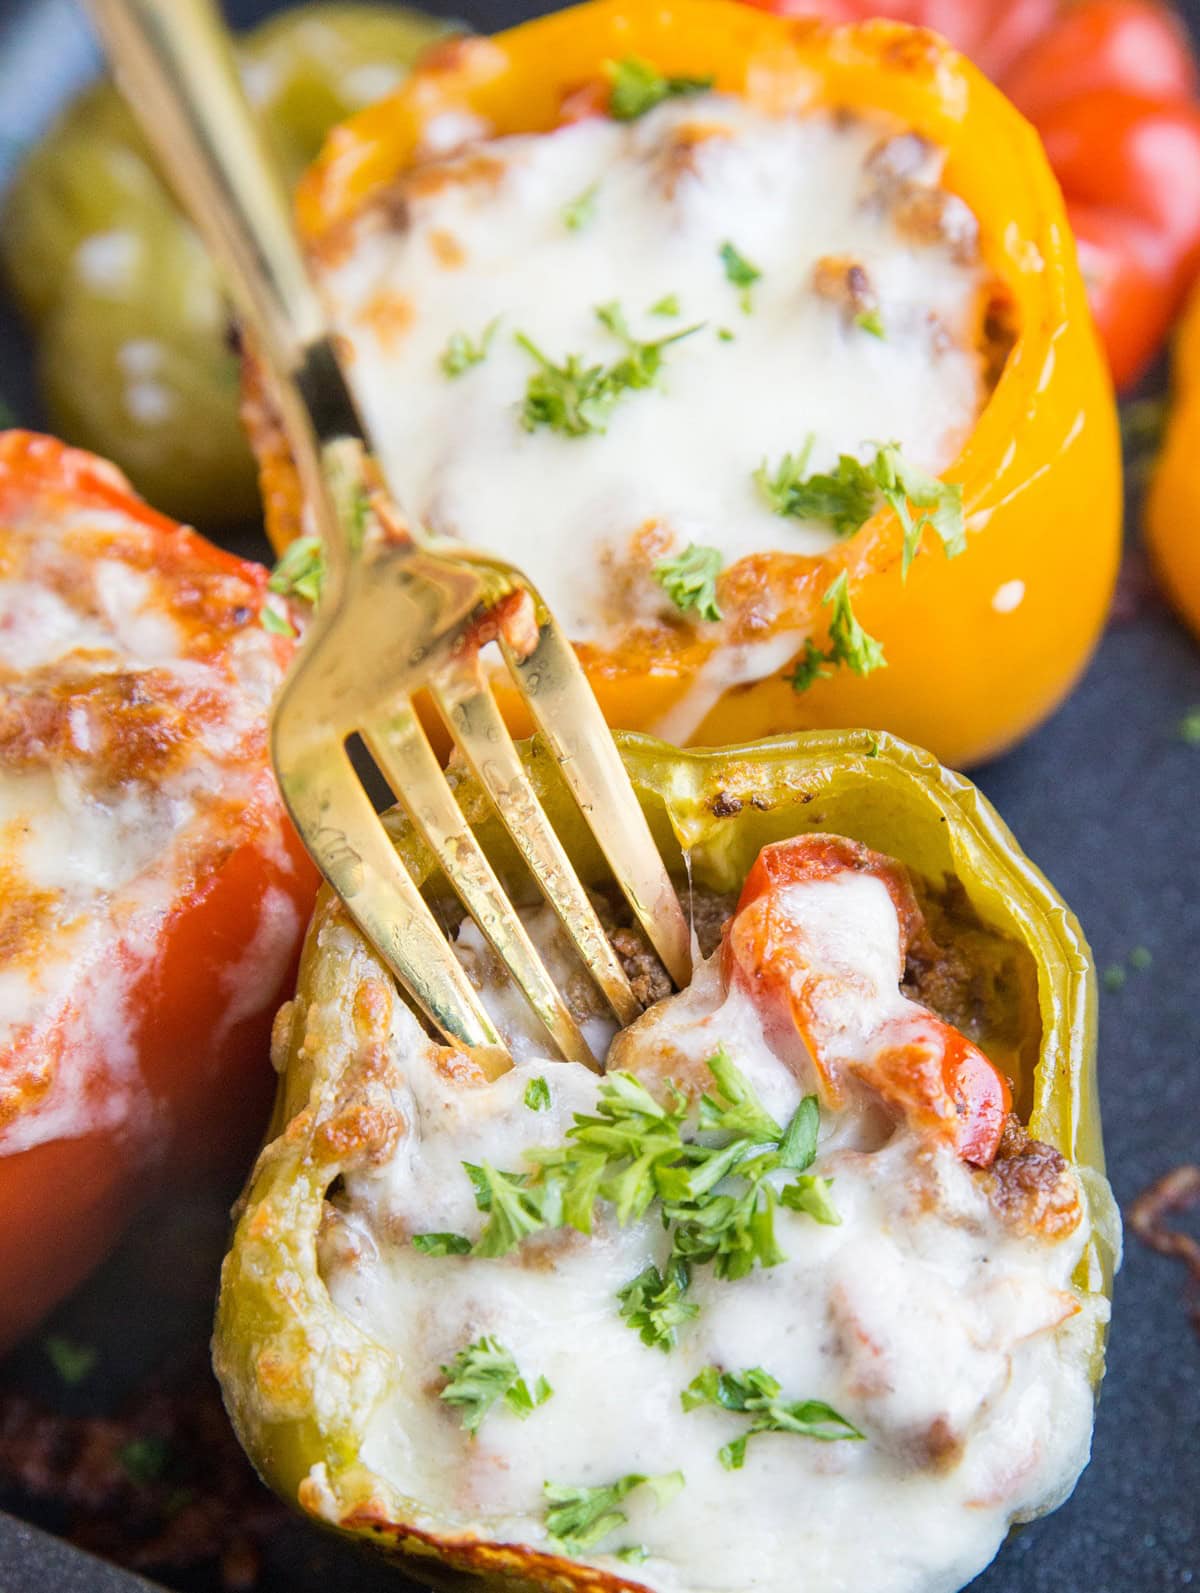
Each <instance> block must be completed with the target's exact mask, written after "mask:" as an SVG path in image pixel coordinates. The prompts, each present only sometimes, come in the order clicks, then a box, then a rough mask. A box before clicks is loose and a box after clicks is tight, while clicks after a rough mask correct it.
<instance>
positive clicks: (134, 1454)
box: [117, 1437, 171, 1487]
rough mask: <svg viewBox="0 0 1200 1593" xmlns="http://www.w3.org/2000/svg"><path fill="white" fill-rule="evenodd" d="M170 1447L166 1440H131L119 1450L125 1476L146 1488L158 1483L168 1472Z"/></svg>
mask: <svg viewBox="0 0 1200 1593" xmlns="http://www.w3.org/2000/svg"><path fill="white" fill-rule="evenodd" d="M170 1454H171V1451H170V1446H169V1445H168V1443H167V1440H166V1439H165V1438H154V1437H148V1438H131V1439H130V1440H129V1442H128V1443H127V1444H122V1445H121V1447H120V1449H118V1450H117V1459H118V1460H119V1461H120V1463H121V1466H122V1469H123V1470H124V1472H125V1475H126V1476H127V1477H128V1478H129V1479H130V1480H131V1481H132V1482H136V1483H138V1484H140V1485H141V1486H143V1487H145V1486H146V1485H147V1484H148V1483H152V1482H157V1481H158V1479H159V1478H160V1477H161V1476H162V1474H163V1472H164V1471H165V1470H166V1467H167V1461H168V1460H169V1459H170Z"/></svg>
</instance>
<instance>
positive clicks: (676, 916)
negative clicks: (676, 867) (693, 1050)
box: [499, 593, 692, 989]
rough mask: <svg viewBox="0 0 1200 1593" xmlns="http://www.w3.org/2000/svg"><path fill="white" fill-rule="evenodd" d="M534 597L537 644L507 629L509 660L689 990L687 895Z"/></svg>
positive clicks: (621, 877) (642, 915)
mask: <svg viewBox="0 0 1200 1593" xmlns="http://www.w3.org/2000/svg"><path fill="white" fill-rule="evenodd" d="M532 595H533V596H534V599H535V602H536V605H537V617H538V632H539V634H538V642H537V646H536V647H535V648H534V649H533V651H532V652H531V653H529V654H528V655H527V656H526V657H525V658H520V657H518V656H517V654H516V653H515V652H514V650H513V648H512V646H511V645H510V643H509V642H508V641H507V640H506V638H505V637H504V636H503V634H502V635H501V636H500V637H499V642H500V646H501V649H502V651H503V653H504V656H505V660H506V661H507V663H508V666H509V668H510V670H512V672H513V674H514V675H515V676H516V678H517V679H518V681H519V682H520V684H521V686H522V688H523V691H524V695H525V699H526V701H527V702H528V704H529V709H530V712H531V713H532V714H533V717H534V718H535V719H536V720H537V723H538V724H539V726H540V727H541V729H542V731H543V732H544V733H545V735H546V737H547V739H548V740H549V742H550V745H551V747H552V748H553V750H554V753H555V756H556V757H557V758H558V760H559V763H560V765H561V767H562V772H563V775H564V776H565V778H566V781H567V784H568V786H569V787H570V789H571V792H572V794H573V795H574V797H575V800H576V802H578V804H579V806H580V808H581V809H582V811H583V815H584V817H585V818H586V820H587V822H588V825H589V826H590V828H591V830H592V833H593V834H594V835H595V837H596V840H597V841H598V842H599V845H600V849H601V851H602V852H603V853H604V855H605V857H606V858H607V859H608V864H609V867H610V868H611V869H612V871H613V874H614V875H615V876H616V879H617V883H618V884H619V885H620V886H621V889H622V890H623V891H624V892H625V895H626V896H627V897H628V899H629V904H630V906H631V907H632V908H633V910H634V912H635V913H636V914H637V917H638V920H639V922H640V923H641V925H642V928H643V929H644V930H645V931H646V934H647V935H648V937H649V939H650V943H651V945H652V946H653V947H654V949H655V951H657V952H658V955H659V956H660V957H661V958H662V961H663V964H664V965H665V967H666V970H667V972H668V973H669V974H670V975H671V978H672V979H673V980H674V981H675V984H676V985H677V986H678V987H679V988H680V989H682V988H683V987H684V986H685V985H686V984H687V983H688V981H689V979H690V978H691V969H692V954H691V936H690V934H689V931H688V926H687V920H686V919H685V917H684V915H683V908H682V907H681V906H680V905H679V897H678V896H677V895H676V894H675V887H674V886H673V885H672V884H671V879H670V875H669V874H668V873H667V869H666V865H665V863H664V862H663V860H662V858H661V856H660V855H659V851H658V847H657V846H656V845H655V844H654V837H653V836H652V835H651V834H650V826H649V824H648V823H647V822H646V816H645V814H644V813H643V812H642V809H641V806H640V804H639V803H638V799H637V797H636V796H635V794H634V790H633V786H632V785H631V784H630V782H629V776H628V774H627V773H626V771H625V765H624V764H623V763H622V762H621V754H620V753H619V752H618V751H617V744H616V742H615V741H614V740H613V738H612V732H611V730H610V729H609V728H608V725H607V724H606V722H605V719H604V715H603V714H602V713H601V711H600V705H599V703H598V702H597V701H596V698H595V697H594V696H593V694H592V688H591V686H590V685H589V683H588V679H587V676H586V675H585V674H584V673H583V668H582V666H581V664H580V662H579V660H578V658H577V657H576V656H575V649H574V648H573V647H572V646H571V645H570V643H569V642H568V641H566V639H565V638H564V637H563V635H562V632H561V631H560V630H559V628H558V625H557V624H556V622H555V621H554V619H553V617H552V616H551V615H550V613H549V611H548V610H547V608H546V606H545V604H544V603H543V602H542V601H541V599H540V598H539V597H537V594H536V593H532Z"/></svg>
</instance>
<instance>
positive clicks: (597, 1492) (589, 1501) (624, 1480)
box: [542, 1471, 683, 1554]
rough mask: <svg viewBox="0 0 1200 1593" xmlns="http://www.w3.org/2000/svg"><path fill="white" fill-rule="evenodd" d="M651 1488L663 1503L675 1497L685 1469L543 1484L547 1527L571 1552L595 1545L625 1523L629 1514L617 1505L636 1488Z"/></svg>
mask: <svg viewBox="0 0 1200 1593" xmlns="http://www.w3.org/2000/svg"><path fill="white" fill-rule="evenodd" d="M642 1487H646V1488H650V1489H652V1490H653V1492H654V1497H655V1498H656V1499H657V1501H658V1503H659V1504H660V1505H664V1504H666V1503H667V1501H668V1500H669V1499H673V1498H674V1497H675V1495H676V1494H677V1493H678V1492H679V1490H680V1489H681V1488H682V1487H683V1473H682V1471H669V1472H666V1473H665V1474H664V1475H662V1476H659V1477H648V1476H646V1475H645V1474H644V1473H643V1472H636V1471H633V1472H630V1473H629V1474H628V1476H625V1477H618V1478H617V1480H616V1482H612V1483H608V1484H607V1485H606V1486H603V1487H599V1488H572V1487H570V1486H569V1485H566V1484H562V1483H555V1482H547V1483H545V1484H543V1487H542V1492H543V1493H544V1494H545V1496H546V1503H547V1507H548V1508H547V1510H546V1530H547V1532H549V1534H550V1536H551V1537H552V1538H554V1539H556V1540H557V1541H558V1542H559V1543H561V1544H562V1546H563V1548H564V1549H566V1551H567V1553H568V1554H582V1553H584V1552H585V1551H586V1550H588V1549H594V1548H595V1547H596V1545H597V1544H598V1543H599V1542H600V1541H601V1539H603V1538H607V1537H608V1535H609V1533H610V1532H615V1531H616V1530H617V1528H618V1527H622V1526H624V1525H625V1523H626V1521H628V1519H629V1517H628V1516H627V1515H626V1514H625V1512H624V1511H623V1510H620V1509H618V1508H617V1507H618V1506H619V1505H620V1503H621V1501H622V1500H623V1499H625V1498H627V1497H628V1496H629V1495H630V1494H631V1493H632V1492H633V1490H634V1489H635V1488H642Z"/></svg>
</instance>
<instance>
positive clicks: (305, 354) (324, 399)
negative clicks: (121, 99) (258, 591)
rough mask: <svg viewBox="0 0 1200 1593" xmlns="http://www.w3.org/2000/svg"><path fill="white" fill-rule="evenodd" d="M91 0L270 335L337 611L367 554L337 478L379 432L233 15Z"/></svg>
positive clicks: (140, 112)
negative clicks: (344, 350)
mask: <svg viewBox="0 0 1200 1593" xmlns="http://www.w3.org/2000/svg"><path fill="white" fill-rule="evenodd" d="M88 3H89V5H90V9H91V12H92V15H93V17H94V19H95V22H96V27H97V29H98V31H99V33H100V36H101V38H102V40H103V42H104V45H105V49H106V51H107V53H108V56H109V59H110V61H111V62H112V65H113V68H114V70H115V72H116V74H117V78H118V80H119V82H120V85H121V88H122V90H123V92H124V94H125V96H126V98H127V99H128V100H129V103H130V105H131V106H132V108H133V110H134V112H135V114H136V116H137V118H138V121H139V122H140V124H141V127H142V131H143V133H144V134H145V136H146V138H147V141H148V142H149V143H150V145H151V147H152V148H153V150H154V152H155V154H156V155H157V157H158V159H159V162H160V164H161V165H162V167H163V169H164V170H165V171H166V172H167V173H168V175H169V176H170V178H171V180H172V182H173V183H174V185H175V187H176V189H177V190H178V192H179V195H180V197H181V198H182V200H183V202H184V204H185V205H186V207H187V209H188V211H189V213H190V214H191V217H192V220H193V221H194V222H195V224H196V227H197V228H198V230H199V231H200V233H201V235H202V237H203V238H204V242H205V243H206V245H207V246H208V249H209V251H210V253H211V254H212V256H213V258H214V260H215V261H216V263H217V266H218V268H219V269H220V271H221V273H222V276H223V278H224V281H225V285H226V287H227V289H228V291H229V294H230V297H231V299H232V300H233V304H234V308H235V309H236V311H237V313H238V315H239V318H240V319H241V320H242V322H243V323H244V324H245V325H246V326H248V327H250V328H252V329H253V330H254V332H255V333H256V334H257V336H258V337H259V338H260V339H261V340H262V343H263V345H264V350H263V351H264V353H265V354H266V356H267V363H268V367H269V369H270V371H271V373H272V375H273V376H274V377H275V384H274V385H275V393H274V397H275V399H276V401H277V402H278V403H279V405H280V408H281V409H282V412H283V420H284V423H285V427H286V430H287V432H288V436H289V441H290V443H291V445H292V449H293V452H294V454H295V456H296V461H297V464H298V467H299V470H300V474H301V478H302V482H303V486H304V493H305V501H306V502H307V503H309V504H310V505H312V507H313V510H314V512H315V514H316V516H317V530H318V531H319V533H320V535H321V538H322V541H323V542H324V544H325V550H326V562H327V574H326V588H325V596H326V601H327V603H328V605H329V606H330V607H332V606H333V603H334V601H335V595H336V591H337V590H338V589H339V588H340V587H341V585H342V580H343V576H344V574H345V571H346V569H347V567H348V562H349V561H350V559H351V558H352V556H353V553H352V547H351V539H350V538H349V536H348V535H347V533H346V531H345V529H344V527H343V524H342V518H341V515H340V514H339V510H338V506H337V505H336V504H335V503H334V501H333V499H332V498H331V496H330V491H329V477H330V475H331V474H334V475H337V474H340V473H341V472H339V471H338V470H337V467H336V463H335V461H336V460H337V459H338V458H340V459H341V460H342V461H344V460H345V459H346V450H347V446H349V449H350V459H351V462H352V464H357V462H358V461H360V460H361V458H362V455H363V454H364V453H365V452H366V440H365V439H366V433H365V430H364V427H363V423H362V420H361V418H360V416H359V414H358V409H357V406H356V405H355V402H354V400H353V398H352V396H351V394H350V391H349V388H348V386H347V384H346V381H345V378H344V377H343V375H342V372H341V368H340V366H339V364H338V361H337V356H336V353H335V350H334V348H333V343H332V338H331V336H330V327H329V323H328V320H327V318H326V315H325V311H324V308H323V306H322V304H321V301H320V299H319V297H318V296H317V292H316V289H315V288H314V287H313V285H312V281H311V278H310V277H309V274H308V268H307V266H306V265H305V262H304V257H303V255H302V253H301V250H300V246H299V243H298V242H297V239H296V234H295V231H294V230H293V226H292V218H291V206H290V202H289V200H288V197H287V194H286V193H285V191H284V187H283V184H282V182H281V181H280V179H279V176H278V173H277V171H276V169H275V166H274V163H273V161H272V159H271V156H270V153H269V152H268V150H267V147H266V144H265V143H264V140H263V136H262V132H261V129H260V127H259V124H258V121H257V119H256V117H255V114H254V112H253V110H252V109H251V107H250V104H249V102H248V101H247V99H246V95H245V91H244V90H243V88H242V82H241V78H240V76H239V73H238V68H237V63H236V61H235V60H234V55H233V47H232V43H231V40H230V37H229V33H228V30H227V29H226V27H225V23H224V20H223V19H222V16H221V12H220V10H219V8H218V6H217V5H216V4H215V3H214V0H88ZM347 440H348V442H347ZM339 445H340V446H339ZM331 465H333V466H334V468H333V469H332V470H331Z"/></svg>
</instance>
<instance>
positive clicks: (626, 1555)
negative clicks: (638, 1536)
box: [617, 1543, 650, 1565]
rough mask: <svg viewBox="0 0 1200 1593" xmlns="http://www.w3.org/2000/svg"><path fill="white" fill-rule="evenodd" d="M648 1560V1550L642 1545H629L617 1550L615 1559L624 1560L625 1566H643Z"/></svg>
mask: <svg viewBox="0 0 1200 1593" xmlns="http://www.w3.org/2000/svg"><path fill="white" fill-rule="evenodd" d="M649 1558H650V1550H649V1549H648V1548H647V1547H646V1545H645V1544H644V1543H631V1544H629V1546H628V1547H627V1548H624V1549H618V1550H617V1559H618V1560H624V1562H625V1564H626V1565H645V1563H646V1561H647V1560H648V1559H649Z"/></svg>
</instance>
